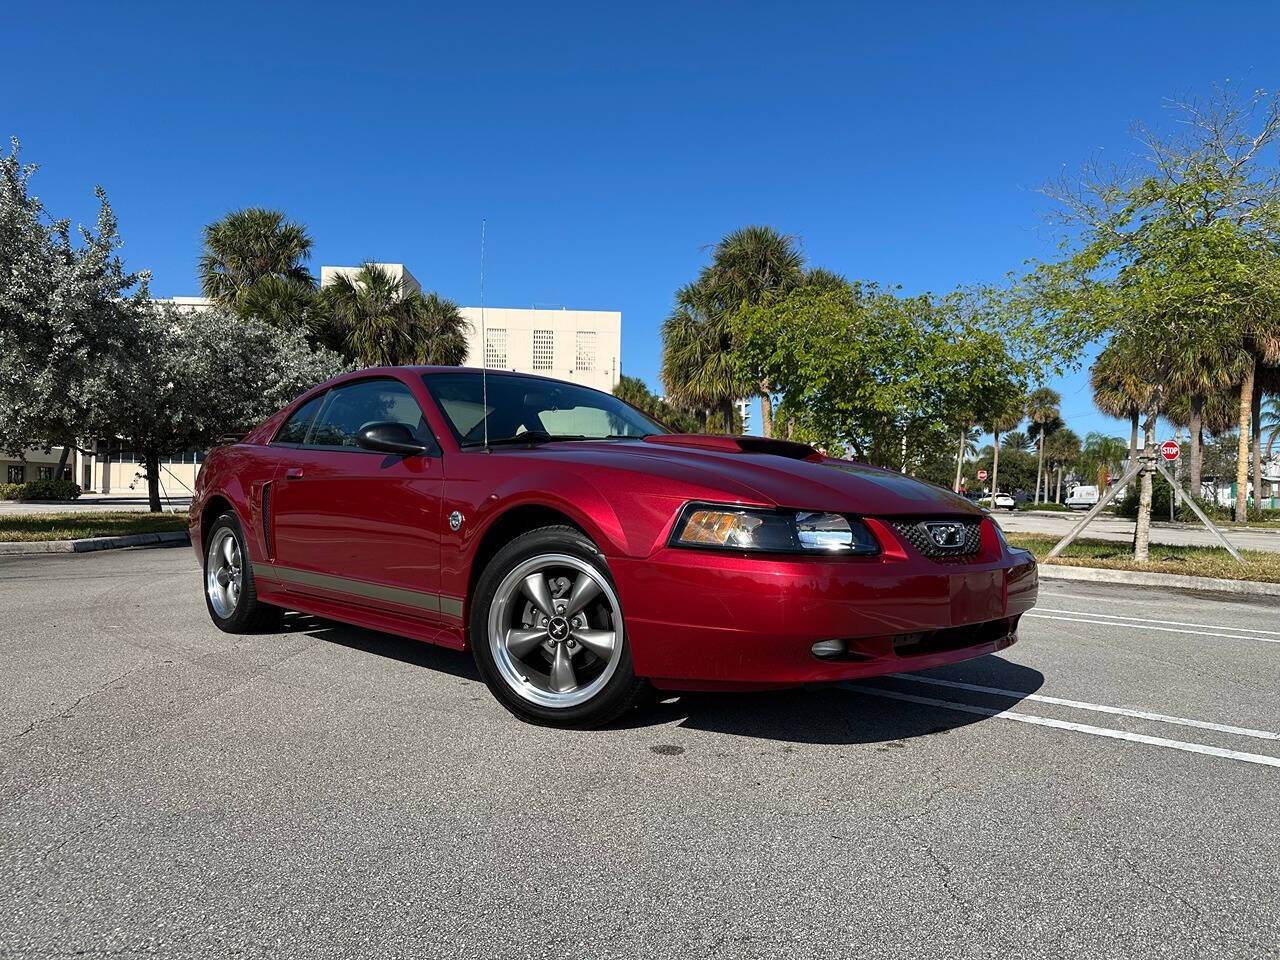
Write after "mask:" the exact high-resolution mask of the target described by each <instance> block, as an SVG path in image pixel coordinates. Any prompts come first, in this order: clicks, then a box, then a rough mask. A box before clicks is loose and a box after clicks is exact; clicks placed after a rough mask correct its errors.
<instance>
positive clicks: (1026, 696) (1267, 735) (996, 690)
mask: <svg viewBox="0 0 1280 960" xmlns="http://www.w3.org/2000/svg"><path fill="white" fill-rule="evenodd" d="M890 676H892V677H896V678H897V679H899V680H911V681H912V682H914V683H931V684H933V685H934V686H937V687H951V688H953V689H956V690H972V691H974V692H975V693H991V694H995V695H996V696H1000V697H1017V698H1018V699H1020V700H1037V701H1039V702H1040V703H1053V704H1057V705H1058V706H1062V707H1074V708H1075V709H1077V710H1091V711H1093V712H1094V713H1112V714H1116V715H1117V716H1121V717H1135V718H1137V719H1138V720H1154V721H1156V722H1158V723H1171V724H1175V725H1177V726H1180V727H1195V728H1197V729H1199V730H1216V731H1218V732H1219V733H1233V734H1236V735H1238V736H1241V737H1256V738H1257V739H1259V740H1280V733H1272V732H1271V731H1270V730H1253V729H1251V728H1249V727H1233V726H1230V725H1228V724H1225V723H1210V722H1209V721H1207V720H1188V719H1187V718H1186V717H1171V716H1168V715H1167V714H1163V713H1148V712H1146V711H1145V710H1128V709H1126V708H1124V707H1108V706H1106V705H1104V704H1101V703H1088V702H1087V701H1084V700H1065V699H1063V698H1062V697H1049V696H1045V695H1043V694H1039V693H1022V692H1021V691H1018V690H1005V689H1003V688H1001V687H984V686H982V685H981V684H977V683H961V682H960V681H958V680H943V679H942V678H941V677H922V676H919V675H917V674H913V673H893V674H890Z"/></svg>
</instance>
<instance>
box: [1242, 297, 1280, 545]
mask: <svg viewBox="0 0 1280 960" xmlns="http://www.w3.org/2000/svg"><path fill="white" fill-rule="evenodd" d="M1245 347H1246V349H1247V350H1248V351H1249V353H1250V354H1251V355H1252V357H1253V360H1254V362H1253V363H1246V364H1245V370H1244V376H1243V377H1242V378H1241V381H1240V435H1239V438H1238V441H1237V442H1238V446H1237V450H1236V510H1235V519H1236V521H1237V522H1240V523H1243V522H1244V521H1245V520H1247V519H1248V518H1249V466H1250V462H1249V461H1250V458H1249V441H1250V440H1253V477H1254V495H1255V496H1256V497H1261V495H1262V456H1261V440H1262V435H1261V429H1260V426H1259V421H1260V419H1261V417H1260V415H1259V414H1260V413H1261V406H1262V394H1263V392H1265V391H1266V390H1267V388H1268V387H1271V388H1272V390H1275V389H1277V388H1276V387H1275V386H1274V383H1275V382H1276V380H1280V377H1276V380H1273V379H1272V378H1273V376H1275V375H1274V374H1273V373H1272V369H1273V368H1275V367H1280V319H1278V318H1277V317H1276V316H1275V315H1274V314H1272V313H1270V312H1267V313H1266V314H1265V315H1264V316H1262V317H1261V318H1259V319H1257V320H1255V321H1254V322H1253V324H1252V325H1251V326H1250V328H1249V330H1248V333H1247V336H1246V337H1245Z"/></svg>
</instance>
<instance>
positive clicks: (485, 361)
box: [480, 217, 489, 453]
mask: <svg viewBox="0 0 1280 960" xmlns="http://www.w3.org/2000/svg"><path fill="white" fill-rule="evenodd" d="M484 224H485V218H484V217H481V218H480V410H481V412H482V413H483V414H484V452H485V453H488V452H489V374H488V370H489V335H488V333H486V332H485V326H484Z"/></svg>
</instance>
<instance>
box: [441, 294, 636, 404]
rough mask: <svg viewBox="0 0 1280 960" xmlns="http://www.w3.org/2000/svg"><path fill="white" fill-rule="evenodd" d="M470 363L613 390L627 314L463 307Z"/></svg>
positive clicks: (596, 311)
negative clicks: (482, 328) (468, 329)
mask: <svg viewBox="0 0 1280 960" xmlns="http://www.w3.org/2000/svg"><path fill="white" fill-rule="evenodd" d="M462 313H463V315H464V316H465V317H466V318H467V320H468V321H470V323H471V331H470V333H469V335H468V337H467V361H466V362H467V366H469V367H488V368H489V369H491V370H515V371H517V372H519V373H536V374H539V375H541V376H544V377H555V378H556V379H558V380H568V381H570V382H572V383H580V384H582V385H583V386H587V387H594V388H595V389H597V390H604V391H606V392H612V390H613V388H614V387H615V386H617V385H618V377H619V376H620V375H621V372H622V371H621V367H622V357H621V351H622V314H621V313H618V312H617V311H604V310H563V309H544V310H540V309H537V308H533V309H527V310H525V309H517V308H512V307H487V308H486V309H485V311H484V318H483V319H484V330H483V339H481V315H480V308H479V307H463V308H462Z"/></svg>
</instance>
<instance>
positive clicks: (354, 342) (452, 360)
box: [320, 263, 469, 367]
mask: <svg viewBox="0 0 1280 960" xmlns="http://www.w3.org/2000/svg"><path fill="white" fill-rule="evenodd" d="M320 304H321V309H322V310H323V312H324V313H325V314H326V316H327V319H328V321H329V325H330V326H329V330H330V336H331V338H332V340H333V341H334V342H335V343H336V344H337V345H338V346H339V348H340V349H341V350H342V351H343V352H344V353H345V354H346V355H347V357H348V358H349V359H351V360H353V361H355V362H356V363H358V364H360V365H361V366H366V367H381V366H397V365H400V364H442V365H457V364H459V363H462V361H463V360H465V359H466V356H467V337H466V333H467V330H468V328H469V324H468V323H467V321H466V319H465V318H464V317H463V316H462V312H461V311H460V310H459V309H458V305H457V304H456V303H454V302H453V301H452V300H446V299H444V298H442V297H439V296H437V295H436V294H434V293H431V294H427V295H426V296H423V295H422V294H420V293H418V292H417V291H416V290H415V291H410V292H408V293H406V292H405V291H404V289H403V287H402V285H401V282H400V279H399V278H398V277H395V276H393V275H392V274H391V273H390V272H389V271H387V270H386V269H385V268H383V267H380V266H378V265H377V264H375V263H365V265H364V266H362V267H361V268H360V269H359V270H357V271H356V272H355V273H353V274H346V273H339V274H337V275H336V276H334V277H333V279H331V280H330V281H329V282H328V283H327V284H325V286H324V289H322V290H321V291H320Z"/></svg>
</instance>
